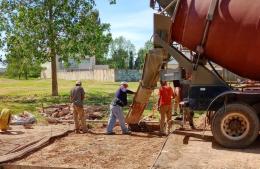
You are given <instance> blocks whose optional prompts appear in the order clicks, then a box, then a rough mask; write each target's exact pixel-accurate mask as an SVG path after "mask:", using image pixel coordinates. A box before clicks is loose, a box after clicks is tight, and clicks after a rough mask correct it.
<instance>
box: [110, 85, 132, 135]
mask: <svg viewBox="0 0 260 169" xmlns="http://www.w3.org/2000/svg"><path fill="white" fill-rule="evenodd" d="M127 88H128V84H127V82H122V83H121V84H120V88H119V89H118V90H117V91H116V94H115V98H114V99H113V101H112V103H111V104H110V115H109V120H108V126H107V134H110V135H111V134H115V133H114V132H113V128H114V126H115V124H116V119H118V121H119V123H120V126H121V129H122V132H123V134H131V132H130V131H129V130H128V128H127V127H126V125H125V118H124V114H123V107H124V106H126V105H127V94H134V93H135V92H133V91H131V90H128V89H127Z"/></svg>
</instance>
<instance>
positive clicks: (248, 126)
mask: <svg viewBox="0 0 260 169" xmlns="http://www.w3.org/2000/svg"><path fill="white" fill-rule="evenodd" d="M211 128H212V134H213V137H214V139H215V140H216V141H217V142H218V143H219V144H220V145H222V146H224V147H227V148H245V147H247V146H249V145H250V144H251V143H253V142H254V141H255V140H256V138H257V136H258V132H259V118H258V116H257V114H256V112H255V110H254V109H253V108H251V107H250V106H248V105H245V104H240V103H233V104H228V105H226V107H222V108H220V109H219V110H218V111H217V112H216V114H215V116H214V118H213V120H212V127H211Z"/></svg>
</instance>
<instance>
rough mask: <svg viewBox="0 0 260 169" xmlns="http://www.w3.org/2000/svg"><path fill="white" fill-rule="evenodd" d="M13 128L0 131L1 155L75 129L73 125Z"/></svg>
mask: <svg viewBox="0 0 260 169" xmlns="http://www.w3.org/2000/svg"><path fill="white" fill-rule="evenodd" d="M11 128H12V129H11V130H9V131H8V132H1V131H0V145H1V146H0V156H2V155H5V154H7V153H9V152H11V151H13V150H15V149H17V148H20V147H23V146H25V145H26V144H28V143H30V142H34V141H37V140H39V139H41V138H43V137H46V136H51V135H53V134H55V133H58V132H63V131H67V130H70V129H73V125H70V124H68V125H34V126H33V127H32V129H25V128H24V127H23V126H19V125H18V126H14V125H12V126H11Z"/></svg>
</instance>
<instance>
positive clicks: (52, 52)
mask: <svg viewBox="0 0 260 169" xmlns="http://www.w3.org/2000/svg"><path fill="white" fill-rule="evenodd" d="M94 5H95V3H94V0H34V1H24V0H9V1H4V0H0V18H1V19H0V20H1V21H3V24H1V25H2V26H0V28H1V32H4V33H5V34H6V38H5V42H6V43H7V42H10V43H12V42H13V41H8V39H10V38H11V37H16V36H20V35H28V36H29V37H30V38H29V39H28V41H29V42H28V43H30V45H32V46H31V48H30V53H31V55H33V58H35V59H36V60H37V61H40V62H41V63H43V62H46V61H51V68H52V95H53V96H56V95H58V84H57V68H56V64H57V63H56V57H57V56H59V57H60V59H62V60H63V61H65V62H67V61H68V59H69V58H74V59H75V60H80V59H81V58H84V57H85V56H95V57H96V58H97V62H99V61H100V60H102V58H103V57H104V54H105V53H106V52H107V51H108V46H109V43H110V41H111V39H112V38H111V34H110V33H109V27H110V25H109V24H102V23H101V22H100V19H99V13H98V11H97V10H95V9H94ZM21 38H26V36H21ZM21 42H22V43H24V42H26V40H25V39H23V40H21ZM9 45H10V44H7V53H12V52H13V51H12V50H10V48H9V47H8V46H9ZM12 45H13V44H12ZM26 46H27V45H26ZM15 54H16V55H17V53H15ZM12 55H13V53H12ZM19 55H20V54H19ZM31 55H30V56H29V57H32V56H31ZM26 56H27V55H26Z"/></svg>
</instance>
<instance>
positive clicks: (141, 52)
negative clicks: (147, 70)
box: [134, 41, 153, 69]
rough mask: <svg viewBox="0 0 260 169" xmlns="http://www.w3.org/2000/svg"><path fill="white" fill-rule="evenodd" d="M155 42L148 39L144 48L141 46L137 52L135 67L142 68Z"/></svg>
mask: <svg viewBox="0 0 260 169" xmlns="http://www.w3.org/2000/svg"><path fill="white" fill-rule="evenodd" d="M152 47H153V44H152V42H151V41H146V42H145V44H144V47H143V48H140V49H139V50H138V52H137V58H136V60H135V64H134V67H135V69H142V67H143V65H144V59H145V55H146V54H147V53H148V51H149V50H150V49H152Z"/></svg>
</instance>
